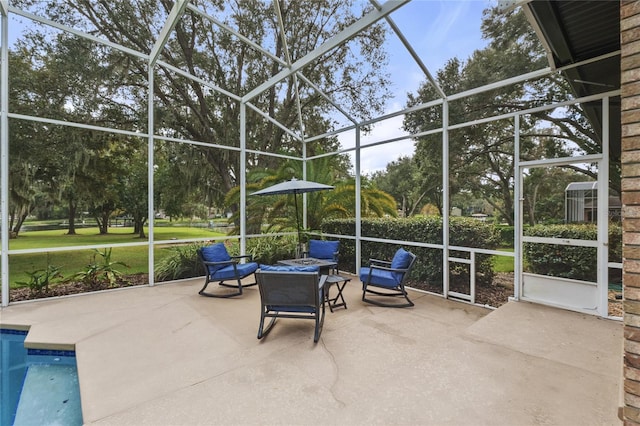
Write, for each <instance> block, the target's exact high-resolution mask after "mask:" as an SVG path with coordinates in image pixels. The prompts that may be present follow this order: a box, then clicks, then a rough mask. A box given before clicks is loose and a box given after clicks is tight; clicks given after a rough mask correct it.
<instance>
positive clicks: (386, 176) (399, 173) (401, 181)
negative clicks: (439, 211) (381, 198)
mask: <svg viewBox="0 0 640 426" xmlns="http://www.w3.org/2000/svg"><path fill="white" fill-rule="evenodd" d="M371 182H372V183H373V184H374V185H376V186H377V187H378V188H380V190H382V191H384V192H386V193H388V194H389V195H391V196H392V197H393V198H395V200H396V202H397V203H398V210H399V211H401V212H402V215H403V216H404V217H409V216H413V215H415V214H418V213H420V210H421V209H422V207H423V206H424V205H425V200H426V197H427V194H428V193H433V191H434V190H433V188H431V187H430V186H429V184H428V183H427V182H425V181H424V180H423V179H421V176H420V171H419V169H418V164H417V163H416V161H415V158H414V157H410V156H402V157H400V158H398V160H396V161H392V162H391V163H389V164H387V167H386V169H385V170H384V171H382V172H376V173H374V174H373V176H371Z"/></svg>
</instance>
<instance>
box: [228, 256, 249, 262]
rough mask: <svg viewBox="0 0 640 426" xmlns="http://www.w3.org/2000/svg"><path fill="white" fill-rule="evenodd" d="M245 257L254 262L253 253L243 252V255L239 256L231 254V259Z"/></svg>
mask: <svg viewBox="0 0 640 426" xmlns="http://www.w3.org/2000/svg"><path fill="white" fill-rule="evenodd" d="M243 258H247V259H249V262H253V255H252V254H243V255H239V256H231V259H243Z"/></svg>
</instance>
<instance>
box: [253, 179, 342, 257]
mask: <svg viewBox="0 0 640 426" xmlns="http://www.w3.org/2000/svg"><path fill="white" fill-rule="evenodd" d="M333 188H334V187H333V186H331V185H325V184H324V183H318V182H311V181H308V180H298V179H296V178H293V179H291V180H287V181H284V182H280V183H277V184H275V185H272V186H269V187H267V188H264V189H261V190H260V191H256V192H254V193H253V194H251V195H282V194H293V199H294V204H295V206H296V225H297V228H298V245H300V219H299V218H298V198H297V197H298V194H304V193H305V192H316V191H325V190H328V189H333Z"/></svg>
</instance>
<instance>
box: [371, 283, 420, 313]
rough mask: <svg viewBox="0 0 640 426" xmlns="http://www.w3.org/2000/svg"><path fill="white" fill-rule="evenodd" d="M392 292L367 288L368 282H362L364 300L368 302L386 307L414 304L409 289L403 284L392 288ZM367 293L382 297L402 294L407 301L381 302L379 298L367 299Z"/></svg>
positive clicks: (407, 306) (402, 306)
mask: <svg viewBox="0 0 640 426" xmlns="http://www.w3.org/2000/svg"><path fill="white" fill-rule="evenodd" d="M390 291H392V292H391V293H383V292H380V291H376V290H372V289H370V288H367V283H362V300H363V301H364V302H367V303H371V304H372V305H376V306H382V307H384V308H409V307H411V306H414V304H413V302H412V301H411V300H410V299H409V295H408V294H407V291H406V290H405V289H404V286H401V287H400V288H398V289H390ZM367 293H371V294H375V295H376V296H382V297H398V296H402V297H404V298H405V300H406V301H407V302H406V303H385V302H380V301H378V300H373V299H367V297H366V296H367Z"/></svg>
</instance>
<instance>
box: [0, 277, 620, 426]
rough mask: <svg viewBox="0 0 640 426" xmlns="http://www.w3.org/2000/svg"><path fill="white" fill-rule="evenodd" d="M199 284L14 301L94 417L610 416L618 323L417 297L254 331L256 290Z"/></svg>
mask: <svg viewBox="0 0 640 426" xmlns="http://www.w3.org/2000/svg"><path fill="white" fill-rule="evenodd" d="M201 284H202V282H201V280H187V281H183V282H177V283H171V284H164V285H157V286H155V287H142V288H136V289H125V290H118V291H111V292H106V293H101V294H93V295H86V296H79V297H68V298H63V299H56V300H50V301H42V302H30V303H23V304H17V305H12V306H9V307H8V308H4V309H2V311H1V312H0V323H1V324H3V326H7V325H30V326H31V331H30V333H29V335H28V339H27V343H28V344H29V345H31V346H33V347H38V346H40V347H43V346H44V347H51V346H52V344H57V345H58V347H63V348H64V347H68V346H72V347H73V346H75V349H76V352H77V360H78V372H79V376H80V388H81V398H82V405H83V416H84V420H85V422H86V423H87V424H95V425H195V424H202V425H204V424H225V425H226V424H292V425H293V424H296V425H299V424H343V425H347V424H354V425H358V424H362V425H365V424H366V425H371V424H421V425H615V424H620V422H619V421H618V419H617V408H618V405H619V398H620V381H621V375H622V373H621V372H622V366H621V359H622V355H621V349H622V324H621V323H620V322H615V321H610V320H604V319H599V318H595V317H590V316H587V315H582V314H577V313H572V312H568V311H562V310H557V309H553V308H549V307H544V306H539V305H532V304H528V303H516V302H510V303H508V304H506V305H505V306H503V307H501V308H500V309H498V310H496V311H490V310H486V309H483V308H480V307H475V306H471V305H467V304H464V303H459V302H451V301H447V300H444V299H442V298H439V297H436V296H432V295H426V294H423V293H413V292H412V295H411V297H412V299H413V300H414V302H415V303H416V306H415V307H413V308H408V309H389V308H380V307H376V306H371V305H367V304H364V303H363V302H361V301H360V292H359V291H358V290H359V282H358V281H357V280H352V282H351V283H349V284H348V286H347V289H346V290H345V293H346V300H347V303H348V309H346V310H345V309H338V310H336V311H335V312H334V313H331V312H329V310H327V316H326V319H325V324H324V330H323V332H322V336H321V339H320V342H318V344H315V345H314V343H313V322H312V321H300V320H286V319H280V320H278V323H277V324H276V325H275V327H274V329H273V331H272V332H271V333H270V334H269V335H268V336H267V337H266V338H264V339H262V340H261V341H259V340H257V339H256V333H257V326H258V320H259V311H260V309H259V306H260V301H259V294H258V290H257V288H256V287H251V288H248V289H246V290H245V294H244V295H243V296H242V297H239V298H232V299H211V298H205V297H201V296H198V295H197V291H198V290H199V289H200V287H201Z"/></svg>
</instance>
